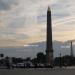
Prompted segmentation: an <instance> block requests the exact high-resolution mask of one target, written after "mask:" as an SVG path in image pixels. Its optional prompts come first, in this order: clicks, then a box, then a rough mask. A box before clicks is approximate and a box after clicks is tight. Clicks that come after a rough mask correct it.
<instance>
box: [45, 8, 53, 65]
mask: <svg viewBox="0 0 75 75" xmlns="http://www.w3.org/2000/svg"><path fill="white" fill-rule="evenodd" d="M46 64H50V65H52V64H53V45H52V23H51V9H50V7H48V10H47V42H46Z"/></svg>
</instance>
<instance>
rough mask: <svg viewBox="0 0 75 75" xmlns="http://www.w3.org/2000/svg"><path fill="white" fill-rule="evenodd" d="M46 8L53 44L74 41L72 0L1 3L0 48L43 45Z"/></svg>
mask: <svg viewBox="0 0 75 75" xmlns="http://www.w3.org/2000/svg"><path fill="white" fill-rule="evenodd" d="M48 6H50V8H51V12H52V31H53V32H52V34H53V40H57V41H62V42H63V41H67V40H74V39H75V0H0V47H8V46H25V45H27V44H30V43H36V42H41V41H46V26H47V25H46V24H47V23H46V20H47V19H46V18H47V17H46V16H47V8H48Z"/></svg>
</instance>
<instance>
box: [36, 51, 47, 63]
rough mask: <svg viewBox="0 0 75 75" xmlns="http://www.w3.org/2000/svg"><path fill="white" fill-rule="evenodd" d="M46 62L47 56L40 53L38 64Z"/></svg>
mask: <svg viewBox="0 0 75 75" xmlns="http://www.w3.org/2000/svg"><path fill="white" fill-rule="evenodd" d="M45 60H46V55H44V53H42V52H39V53H37V62H38V63H45Z"/></svg>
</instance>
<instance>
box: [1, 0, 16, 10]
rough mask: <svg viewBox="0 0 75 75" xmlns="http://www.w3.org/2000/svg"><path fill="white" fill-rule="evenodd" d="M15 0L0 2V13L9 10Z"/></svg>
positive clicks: (14, 3) (2, 0)
mask: <svg viewBox="0 0 75 75" xmlns="http://www.w3.org/2000/svg"><path fill="white" fill-rule="evenodd" d="M16 2H17V1H16V0H0V11H1V10H9V9H11V6H12V5H16V4H17V3H16Z"/></svg>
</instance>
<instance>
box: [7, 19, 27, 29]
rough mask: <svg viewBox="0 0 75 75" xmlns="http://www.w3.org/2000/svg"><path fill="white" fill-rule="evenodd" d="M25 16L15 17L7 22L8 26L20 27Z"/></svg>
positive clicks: (23, 23)
mask: <svg viewBox="0 0 75 75" xmlns="http://www.w3.org/2000/svg"><path fill="white" fill-rule="evenodd" d="M25 20H26V19H25V18H16V19H13V20H12V22H10V23H9V25H8V27H10V28H22V27H24V25H25Z"/></svg>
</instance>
